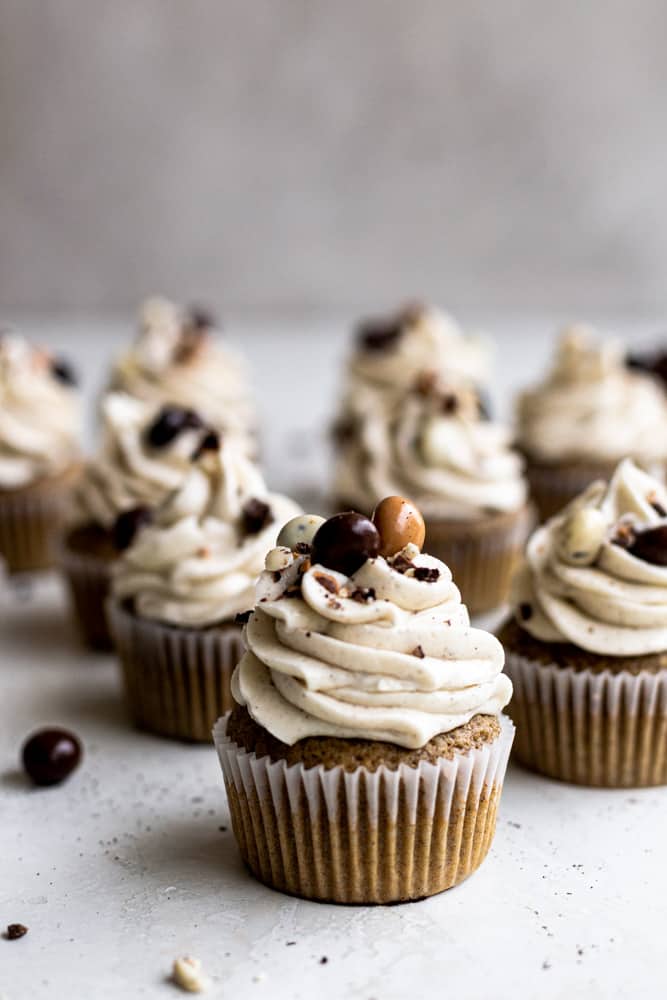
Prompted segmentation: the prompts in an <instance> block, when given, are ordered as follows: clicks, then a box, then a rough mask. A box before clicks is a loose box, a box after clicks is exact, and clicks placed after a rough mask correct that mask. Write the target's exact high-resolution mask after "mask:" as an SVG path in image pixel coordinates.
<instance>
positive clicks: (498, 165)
mask: <svg viewBox="0 0 667 1000" xmlns="http://www.w3.org/2000/svg"><path fill="white" fill-rule="evenodd" d="M666 34H667V6H666V5H665V4H664V3H663V2H662V0H636V2H634V3H632V4H630V3H628V2H627V0H589V2H588V3H586V4H581V3H578V2H575V0H563V2H561V3H558V4H553V3H545V2H528V0H525V2H512V3H510V2H507V0H503V2H499V3H495V4H489V3H487V2H484V0H470V2H467V3H465V4H464V3H456V2H453V0H448V2H443V0H416V2H414V3H410V4H407V3H404V2H401V0H364V2H362V3H352V2H351V0H343V2H340V3H331V2H325V0H314V2H311V3H306V2H303V0H281V2H279V3H277V2H276V0H256V2H254V3H252V4H251V3H247V2H246V0H223V2H213V0H189V2H188V3H184V2H183V0H117V2H115V3H110V2H106V0H99V2H97V3H90V2H89V0H58V3H55V2H52V0H47V2H44V0H0V226H1V228H2V233H3V239H2V251H1V253H0V264H1V266H0V305H2V306H4V307H5V308H14V307H27V308H34V309H38V310H39V309H47V308H58V307H62V308H71V307H74V308H98V307H105V308H107V307H108V308H117V307H125V306H128V305H131V304H134V303H135V301H136V300H137V299H138V298H140V297H141V296H142V295H143V294H144V292H145V291H146V290H151V289H156V290H164V291H166V292H168V293H170V294H173V295H175V296H181V295H183V296H185V297H186V298H189V297H192V296H200V297H205V298H207V299H211V300H213V301H215V302H217V303H218V304H219V305H223V304H227V305H231V306H241V307H245V306H252V307H259V308H264V309H271V308H274V307H276V306H278V307H281V308H283V309H294V310H300V309H308V308H313V307H316V308H341V307H342V308H347V307H357V306H358V305H359V306H364V305H366V304H368V303H384V302H393V301H394V300H395V299H396V298H402V297H403V296H404V294H414V293H417V294H426V295H431V296H433V297H435V298H438V299H440V300H444V301H445V302H447V303H451V304H453V306H454V307H459V306H460V305H468V304H471V305H480V304H481V305H482V306H484V307H488V308H490V309H493V308H495V307H498V306H505V305H512V306H514V307H519V308H520V307H532V308H536V307H537V308H539V307H546V308H552V307H554V306H561V307H562V308H564V309H565V310H566V311H569V310H574V311H582V310H586V309H587V308H590V309H598V308H613V307H621V308H625V307H628V308H635V307H642V308H644V309H660V308H662V307H664V306H665V305H667V289H666V286H665V283H664V260H665V257H666V256H667V201H665V198H664V177H665V172H666V167H667V144H666V143H665V127H664V126H665V90H666V84H667V69H666V65H667V64H666V63H665V58H664V39H665V36H666Z"/></svg>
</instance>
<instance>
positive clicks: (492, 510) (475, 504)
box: [335, 371, 531, 614]
mask: <svg viewBox="0 0 667 1000" xmlns="http://www.w3.org/2000/svg"><path fill="white" fill-rule="evenodd" d="M343 411H344V413H345V420H346V424H345V428H344V430H345V433H343V432H342V431H343V427H342V425H341V424H339V426H338V435H337V440H338V451H337V462H336V468H335V481H336V492H337V494H338V496H339V505H340V506H341V507H350V508H353V509H359V510H363V511H365V512H366V513H368V512H370V511H372V509H373V507H374V505H375V504H376V503H377V502H378V500H380V499H381V498H382V497H383V496H386V495H387V494H391V493H401V494H404V495H406V496H409V497H410V498H411V499H412V500H413V501H414V502H415V503H416V504H417V505H418V506H419V507H420V508H421V510H422V512H423V515H424V518H425V520H426V528H427V540H428V547H429V550H430V551H431V552H432V553H433V554H434V555H436V556H437V557H438V558H439V559H441V560H443V561H444V562H446V563H447V565H448V566H449V567H450V569H451V571H452V573H453V575H454V578H455V579H456V582H457V584H458V586H459V587H460V589H461V593H462V594H463V599H464V601H465V602H466V604H467V606H468V608H469V610H470V611H471V612H472V613H473V614H475V613H479V612H483V611H488V610H490V609H491V608H494V607H497V606H498V605H499V604H501V603H502V602H503V600H504V599H505V598H506V596H507V592H508V589H509V583H510V579H511V575H512V571H513V569H514V567H515V566H516V563H517V560H518V558H519V555H520V552H521V549H522V546H523V544H524V542H525V540H526V537H527V534H528V530H529V527H530V523H531V516H530V510H529V507H528V504H527V496H528V488H527V484H526V482H525V479H524V477H523V471H522V466H523V462H522V459H521V458H520V456H519V455H518V454H517V453H516V452H515V451H513V450H512V448H511V439H510V433H509V431H508V430H507V428H505V427H503V426H501V425H500V424H497V423H494V422H491V421H489V420H486V419H485V417H484V414H483V412H482V408H481V405H480V401H479V397H478V394H477V392H476V390H475V389H473V388H472V387H465V386H462V385H460V384H459V385H453V384H452V383H450V382H447V381H446V380H445V378H444V377H442V376H441V377H438V376H437V375H435V374H434V373H433V372H432V371H422V372H421V374H417V375H416V377H414V378H413V381H412V382H411V383H410V384H409V386H408V387H407V388H406V389H404V390H403V391H402V392H400V393H398V392H397V391H396V390H395V388H393V387H392V389H391V390H390V391H385V390H384V389H383V388H379V387H377V386H368V385H365V386H364V385H361V384H356V386H355V387H353V388H352V389H351V391H350V393H349V395H348V396H347V397H346V399H345V402H344V404H343Z"/></svg>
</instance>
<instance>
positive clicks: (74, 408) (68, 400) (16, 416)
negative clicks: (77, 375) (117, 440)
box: [0, 334, 80, 490]
mask: <svg viewBox="0 0 667 1000" xmlns="http://www.w3.org/2000/svg"><path fill="white" fill-rule="evenodd" d="M52 366H53V358H52V357H51V355H49V354H48V353H47V352H46V351H43V350H39V349H38V348H35V347H32V346H31V345H30V344H28V343H27V341H25V340H24V339H23V338H22V337H18V336H14V335H9V334H3V335H0V488H1V489H7V490H12V489H19V488H21V487H23V486H28V485H29V484H31V483H34V482H36V481H37V480H39V479H42V478H44V477H45V476H53V475H59V474H60V473H62V472H64V471H65V470H66V469H67V468H68V467H69V466H70V465H71V464H72V463H73V462H75V461H76V460H77V458H78V455H79V446H78V438H79V433H80V413H79V403H78V398H77V393H76V392H75V391H74V390H73V389H72V388H71V387H70V386H68V385H66V384H64V383H63V382H62V381H61V380H59V379H58V378H57V377H56V376H55V375H54V373H53V367H52Z"/></svg>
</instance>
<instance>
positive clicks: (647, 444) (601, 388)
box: [517, 326, 667, 520]
mask: <svg viewBox="0 0 667 1000" xmlns="http://www.w3.org/2000/svg"><path fill="white" fill-rule="evenodd" d="M517 418H518V419H517V424H518V426H517V437H518V443H519V446H520V448H521V450H522V451H523V453H524V455H525V456H526V459H527V467H526V474H527V476H528V481H529V483H530V488H531V493H532V496H533V499H534V501H535V504H536V506H537V508H538V511H539V514H540V517H541V519H542V520H546V519H547V518H549V517H551V516H552V515H554V514H556V513H558V512H559V511H560V510H561V509H562V508H563V507H564V506H565V504H566V503H568V502H569V501H570V500H572V498H573V497H575V496H578V495H579V494H580V493H581V492H582V491H583V490H585V489H586V487H587V486H588V485H590V483H591V482H593V481H595V480H596V479H610V478H611V476H612V474H613V472H614V469H615V467H616V465H617V464H618V462H619V461H620V460H621V459H622V458H625V457H628V456H629V457H630V458H634V459H635V460H636V461H637V462H638V463H639V464H641V465H642V466H643V467H645V468H646V469H647V470H648V471H651V472H655V473H660V472H662V471H663V469H664V463H665V460H666V459H667V439H666V438H665V435H664V427H665V426H666V425H667V401H666V400H665V395H664V392H663V390H662V388H661V385H660V383H659V381H658V380H657V379H656V378H654V377H652V376H651V375H649V374H647V373H644V372H641V371H638V370H632V369H630V368H628V367H627V366H626V363H625V358H624V352H623V349H622V347H621V345H620V344H619V343H618V342H617V341H607V342H604V343H597V342H596V340H595V337H594V333H593V331H591V330H590V329H589V328H588V327H584V326H575V327H572V328H571V329H568V330H566V331H564V333H563V334H562V335H561V338H560V340H559V343H558V347H557V351H556V358H555V362H554V366H553V368H552V370H551V372H549V374H548V375H547V378H546V379H545V381H544V382H543V383H542V384H541V385H538V386H537V387H536V388H534V389H532V390H530V391H528V392H524V393H523V395H522V396H521V397H520V398H519V403H518V412H517Z"/></svg>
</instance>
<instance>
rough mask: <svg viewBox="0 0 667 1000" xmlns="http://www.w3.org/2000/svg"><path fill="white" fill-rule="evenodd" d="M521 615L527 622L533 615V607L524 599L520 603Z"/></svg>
mask: <svg viewBox="0 0 667 1000" xmlns="http://www.w3.org/2000/svg"><path fill="white" fill-rule="evenodd" d="M519 617H520V618H521V620H522V621H524V622H527V621H528V619H529V618H532V617H533V608H532V605H531V604H529V603H528V601H523V602H522V603H521V604H520V605H519Z"/></svg>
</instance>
